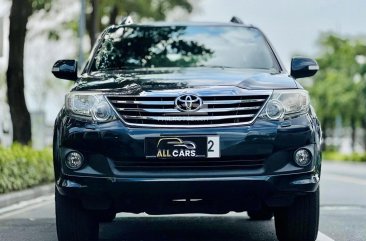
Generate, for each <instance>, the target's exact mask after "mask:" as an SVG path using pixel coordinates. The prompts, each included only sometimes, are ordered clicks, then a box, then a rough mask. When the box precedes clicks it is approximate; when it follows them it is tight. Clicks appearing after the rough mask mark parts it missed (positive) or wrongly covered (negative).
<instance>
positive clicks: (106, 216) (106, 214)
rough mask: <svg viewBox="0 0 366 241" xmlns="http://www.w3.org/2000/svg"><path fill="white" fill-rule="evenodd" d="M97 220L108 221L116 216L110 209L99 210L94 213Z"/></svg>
mask: <svg viewBox="0 0 366 241" xmlns="http://www.w3.org/2000/svg"><path fill="white" fill-rule="evenodd" d="M95 217H96V218H97V220H98V221H99V222H102V223H110V222H112V221H113V220H114V219H115V218H116V213H115V212H111V211H100V212H98V213H96V214H95Z"/></svg>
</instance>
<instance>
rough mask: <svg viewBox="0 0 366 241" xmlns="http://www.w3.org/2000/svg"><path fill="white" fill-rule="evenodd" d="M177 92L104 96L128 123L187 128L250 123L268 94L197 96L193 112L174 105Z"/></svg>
mask: <svg viewBox="0 0 366 241" xmlns="http://www.w3.org/2000/svg"><path fill="white" fill-rule="evenodd" d="M257 93H258V92H257ZM178 96H179V95H178V94H175V95H172V94H168V95H166V96H160V95H159V96H152V95H148V96H128V95H118V94H113V95H107V99H108V101H109V102H110V104H111V105H112V106H113V108H114V109H115V111H116V113H118V115H119V117H120V118H121V119H122V121H123V122H124V123H126V124H128V125H131V126H141V127H167V128H168V127H177V128H190V127H211V126H212V127H215V126H230V125H241V124H250V123H252V122H253V121H254V120H255V118H256V116H257V115H258V114H259V113H260V111H261V109H262V108H263V106H264V104H265V103H266V101H267V99H268V97H269V94H268V93H263V92H262V93H259V94H255V93H254V94H253V95H227V96H226V95H219V96H211V95H207V96H205V95H204V96H199V97H200V98H201V99H202V106H201V108H200V109H198V110H197V111H194V112H184V111H181V110H179V109H178V108H177V106H175V100H176V98H177V97H178Z"/></svg>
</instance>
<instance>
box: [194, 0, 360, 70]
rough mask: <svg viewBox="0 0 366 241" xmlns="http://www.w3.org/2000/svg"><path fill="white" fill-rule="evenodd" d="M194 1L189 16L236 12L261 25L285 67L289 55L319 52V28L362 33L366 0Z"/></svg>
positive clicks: (224, 17) (218, 17) (223, 17)
mask: <svg viewBox="0 0 366 241" xmlns="http://www.w3.org/2000/svg"><path fill="white" fill-rule="evenodd" d="M198 5H199V10H198V11H196V12H195V13H194V14H193V16H191V18H190V20H194V21H219V22H222V21H224V22H225V21H229V20H230V18H231V17H232V16H238V17H240V18H241V19H242V20H243V21H244V23H246V24H252V25H255V26H257V27H259V28H261V29H262V31H263V32H264V33H265V34H266V36H267V37H268V38H269V40H270V41H271V42H272V44H273V45H274V47H275V49H276V50H277V52H278V54H279V55H280V58H281V59H282V62H283V63H284V64H285V65H286V67H287V69H289V63H290V60H291V57H292V56H293V55H298V54H302V55H305V56H308V57H316V56H317V55H318V54H319V48H318V46H317V40H318V38H319V34H320V33H322V32H329V31H332V32H336V33H339V34H342V35H346V36H359V35H361V36H362V35H363V36H366V0H275V1H273V0H200V2H199V4H198ZM365 39H366V37H365Z"/></svg>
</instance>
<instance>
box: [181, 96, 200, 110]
mask: <svg viewBox="0 0 366 241" xmlns="http://www.w3.org/2000/svg"><path fill="white" fill-rule="evenodd" d="M175 106H176V108H177V109H178V110H180V111H183V112H192V111H197V110H199V109H200V108H201V106H202V99H201V98H200V97H198V96H197V95H181V96H178V97H177V98H176V99H175Z"/></svg>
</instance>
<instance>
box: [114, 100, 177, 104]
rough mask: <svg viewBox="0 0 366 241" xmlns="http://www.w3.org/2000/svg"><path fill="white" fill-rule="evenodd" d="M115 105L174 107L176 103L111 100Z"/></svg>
mask: <svg viewBox="0 0 366 241" xmlns="http://www.w3.org/2000/svg"><path fill="white" fill-rule="evenodd" d="M109 101H110V102H111V103H115V104H139V105H174V101H160V100H109Z"/></svg>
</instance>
